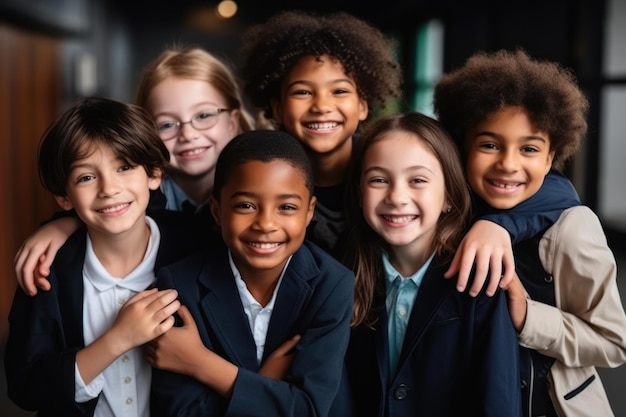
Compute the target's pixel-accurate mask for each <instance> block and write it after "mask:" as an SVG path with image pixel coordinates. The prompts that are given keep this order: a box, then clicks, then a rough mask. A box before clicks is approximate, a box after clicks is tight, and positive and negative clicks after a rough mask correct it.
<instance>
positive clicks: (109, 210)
mask: <svg viewBox="0 0 626 417" xmlns="http://www.w3.org/2000/svg"><path fill="white" fill-rule="evenodd" d="M128 206H129V203H123V204H118V205H117V206H113V207H107V208H104V209H100V210H98V212H99V213H104V214H107V213H115V212H116V211H120V210H122V209H123V208H124V207H128Z"/></svg>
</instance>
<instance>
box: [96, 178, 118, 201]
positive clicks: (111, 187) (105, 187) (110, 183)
mask: <svg viewBox="0 0 626 417" xmlns="http://www.w3.org/2000/svg"><path fill="white" fill-rule="evenodd" d="M120 191H121V187H120V184H119V182H118V181H117V179H116V178H115V176H114V175H101V176H100V193H99V194H100V198H107V197H113V196H114V195H116V194H118V193H119V192H120Z"/></svg>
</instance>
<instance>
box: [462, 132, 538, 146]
mask: <svg viewBox="0 0 626 417" xmlns="http://www.w3.org/2000/svg"><path fill="white" fill-rule="evenodd" d="M478 136H489V137H491V138H496V139H501V138H502V135H498V134H497V133H493V132H491V131H489V130H484V131H481V132H476V134H475V135H474V136H473V137H472V139H475V138H477V137H478ZM521 138H522V139H525V140H538V141H540V142H544V143H546V142H547V140H546V138H544V137H541V136H534V135H529V136H522V137H521Z"/></svg>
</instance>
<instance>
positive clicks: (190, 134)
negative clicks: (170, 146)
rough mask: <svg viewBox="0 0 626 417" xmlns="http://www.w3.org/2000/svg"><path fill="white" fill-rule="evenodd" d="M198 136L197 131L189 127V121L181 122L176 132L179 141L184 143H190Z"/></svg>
mask: <svg viewBox="0 0 626 417" xmlns="http://www.w3.org/2000/svg"><path fill="white" fill-rule="evenodd" d="M198 136H199V133H198V131H197V130H196V129H195V128H194V127H193V126H192V125H191V121H189V122H181V124H180V131H179V132H178V138H179V140H180V139H182V140H183V141H185V142H189V141H192V140H194V139H197V138H198Z"/></svg>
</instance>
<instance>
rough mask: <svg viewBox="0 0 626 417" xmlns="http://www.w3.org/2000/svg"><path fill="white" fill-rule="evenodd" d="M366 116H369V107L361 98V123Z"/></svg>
mask: <svg viewBox="0 0 626 417" xmlns="http://www.w3.org/2000/svg"><path fill="white" fill-rule="evenodd" d="M368 114H369V106H368V105H367V100H365V99H363V98H361V99H360V100H359V120H360V121H363V120H365V119H367V115H368Z"/></svg>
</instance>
